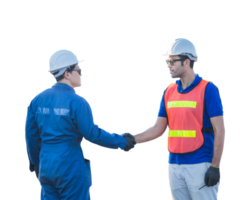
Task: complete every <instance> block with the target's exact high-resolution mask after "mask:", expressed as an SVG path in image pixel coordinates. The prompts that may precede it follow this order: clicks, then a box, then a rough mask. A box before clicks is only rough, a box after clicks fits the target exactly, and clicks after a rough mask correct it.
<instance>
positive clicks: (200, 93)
mask: <svg viewBox="0 0 250 200" xmlns="http://www.w3.org/2000/svg"><path fill="white" fill-rule="evenodd" d="M167 55H168V56H169V57H168V60H167V64H168V68H169V70H170V74H171V76H172V78H180V80H177V81H176V83H173V84H170V85H169V86H168V87H167V89H166V90H165V91H164V93H163V97H162V100H161V106H160V111H159V114H158V118H157V121H156V123H155V125H154V126H153V127H151V128H149V129H148V130H146V131H145V132H143V133H141V134H138V135H136V136H135V139H136V142H137V143H142V142H147V141H150V140H153V139H155V138H157V137H159V136H161V135H162V134H163V133H164V131H165V130H166V128H167V125H168V126H169V133H168V150H169V152H170V156H169V181H170V187H171V192H172V195H173V198H174V199H175V200H191V199H192V200H216V199H217V192H218V185H219V180H220V171H219V166H220V160H221V156H222V151H223V145H224V135H225V130H224V122H223V109H222V103H221V99H220V95H219V91H218V88H217V87H216V86H215V85H214V84H213V83H211V82H208V81H205V80H203V79H202V78H201V77H200V76H199V75H198V74H197V75H196V74H195V73H194V70H193V65H194V62H196V61H197V54H196V50H195V47H194V45H193V44H192V43H191V42H190V41H188V40H186V39H182V38H181V39H176V40H175V41H174V42H173V44H172V45H171V47H170V49H169V51H168V53H167Z"/></svg>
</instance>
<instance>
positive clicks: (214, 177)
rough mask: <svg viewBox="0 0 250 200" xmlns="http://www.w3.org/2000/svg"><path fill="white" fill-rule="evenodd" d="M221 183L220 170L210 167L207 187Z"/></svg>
mask: <svg viewBox="0 0 250 200" xmlns="http://www.w3.org/2000/svg"><path fill="white" fill-rule="evenodd" d="M219 181H220V169H219V168H216V167H212V166H210V167H209V168H208V170H207V172H206V174H205V184H206V186H208V187H210V186H214V185H216V184H217V183H218V182H219Z"/></svg>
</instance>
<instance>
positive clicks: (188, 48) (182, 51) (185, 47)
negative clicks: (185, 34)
mask: <svg viewBox="0 0 250 200" xmlns="http://www.w3.org/2000/svg"><path fill="white" fill-rule="evenodd" d="M166 55H168V56H174V55H180V56H188V57H189V59H190V60H193V61H197V58H198V56H197V54H196V50H195V47H194V45H193V43H192V42H190V41H189V40H187V39H184V38H178V39H176V40H175V41H174V42H173V43H172V44H171V46H170V48H169V51H167V54H166Z"/></svg>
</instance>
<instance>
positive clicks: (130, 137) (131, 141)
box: [122, 133, 136, 151]
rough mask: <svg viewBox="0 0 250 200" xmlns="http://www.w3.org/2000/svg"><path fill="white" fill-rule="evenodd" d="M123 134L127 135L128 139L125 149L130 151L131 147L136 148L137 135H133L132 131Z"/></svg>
mask: <svg viewBox="0 0 250 200" xmlns="http://www.w3.org/2000/svg"><path fill="white" fill-rule="evenodd" d="M122 136H123V137H125V138H126V140H127V145H126V147H125V149H124V151H129V150H130V149H132V148H134V146H135V144H136V141H135V137H134V136H133V135H131V134H130V133H124V134H123V135H122Z"/></svg>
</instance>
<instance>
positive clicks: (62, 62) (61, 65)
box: [49, 50, 83, 77]
mask: <svg viewBox="0 0 250 200" xmlns="http://www.w3.org/2000/svg"><path fill="white" fill-rule="evenodd" d="M82 61H83V60H81V61H78V60H77V57H76V56H75V55H74V54H73V53H72V52H71V51H68V50H59V51H57V52H55V53H54V54H53V55H52V56H51V58H50V60H49V64H50V70H49V72H51V73H53V72H59V73H57V74H56V75H55V77H57V76H60V75H61V74H63V73H64V72H65V71H66V69H67V68H68V67H69V66H71V65H74V64H78V63H79V62H82Z"/></svg>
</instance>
